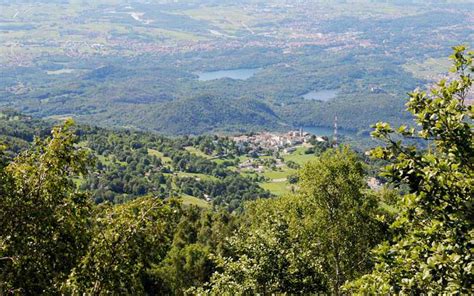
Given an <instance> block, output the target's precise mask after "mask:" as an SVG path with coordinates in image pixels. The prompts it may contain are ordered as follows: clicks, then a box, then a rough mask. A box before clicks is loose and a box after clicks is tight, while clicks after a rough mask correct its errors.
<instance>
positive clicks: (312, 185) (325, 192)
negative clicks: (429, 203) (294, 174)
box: [195, 148, 382, 294]
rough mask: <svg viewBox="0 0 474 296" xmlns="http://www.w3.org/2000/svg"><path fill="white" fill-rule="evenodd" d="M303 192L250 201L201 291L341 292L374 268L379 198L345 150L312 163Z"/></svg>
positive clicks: (304, 177) (304, 172)
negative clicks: (368, 188)
mask: <svg viewBox="0 0 474 296" xmlns="http://www.w3.org/2000/svg"><path fill="white" fill-rule="evenodd" d="M300 180H301V182H300V183H299V185H300V190H299V192H298V193H297V194H294V195H288V196H283V197H281V198H276V199H269V200H263V199H262V200H257V201H255V202H252V203H248V204H247V205H246V208H245V212H244V213H245V214H244V217H243V218H242V221H243V222H242V226H241V228H240V230H239V232H238V234H237V235H235V236H233V237H231V238H230V239H229V240H228V248H229V253H228V254H227V255H225V256H217V258H216V262H217V264H218V272H216V273H214V275H213V276H212V278H211V281H210V283H209V284H208V285H206V286H204V287H202V288H201V289H199V290H197V291H195V292H199V293H206V292H207V293H211V294H222V293H230V294H272V293H292V294H301V293H306V294H307V293H327V292H332V293H334V294H338V293H339V288H340V286H341V285H342V284H343V283H344V281H345V280H350V279H354V278H356V277H357V276H360V275H361V274H363V273H365V272H367V271H368V270H369V268H370V266H371V264H370V263H371V262H370V260H369V259H370V258H369V256H367V254H368V252H369V251H370V250H371V249H372V248H373V247H374V246H375V245H376V244H377V243H378V242H380V238H381V230H382V229H381V224H380V223H379V222H378V221H376V219H375V218H376V215H377V213H378V208H377V202H376V200H375V198H374V195H373V194H365V190H366V184H365V181H364V175H363V168H362V164H361V163H360V161H359V160H358V159H357V157H356V155H355V154H354V153H352V152H350V151H349V149H347V148H345V149H342V150H330V151H327V152H325V153H324V154H323V155H322V156H321V157H319V158H317V159H315V160H314V161H312V162H310V163H308V164H306V165H305V167H304V168H303V169H302V171H301V172H300Z"/></svg>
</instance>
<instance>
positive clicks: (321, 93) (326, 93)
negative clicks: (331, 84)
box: [302, 89, 339, 102]
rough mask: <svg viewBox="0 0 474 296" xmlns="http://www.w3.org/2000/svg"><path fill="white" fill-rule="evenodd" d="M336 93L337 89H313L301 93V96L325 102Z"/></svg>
mask: <svg viewBox="0 0 474 296" xmlns="http://www.w3.org/2000/svg"><path fill="white" fill-rule="evenodd" d="M338 93H339V90H337V89H325V90H313V91H310V92H307V93H305V94H303V95H302V96H303V98H304V99H305V100H315V101H324V102H326V101H329V100H331V99H334V98H335V97H336V96H337V94H338Z"/></svg>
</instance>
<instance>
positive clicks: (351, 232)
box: [300, 147, 382, 295]
mask: <svg viewBox="0 0 474 296" xmlns="http://www.w3.org/2000/svg"><path fill="white" fill-rule="evenodd" d="M300 178H301V183H300V187H301V189H300V192H301V194H302V195H303V197H304V198H306V199H307V200H308V201H309V202H311V204H312V210H313V215H312V217H313V219H314V220H315V221H316V222H315V224H314V227H315V228H314V230H313V231H314V232H315V233H316V237H315V240H316V241H317V242H318V243H317V244H318V247H317V249H318V252H319V254H320V255H319V256H321V257H322V258H323V260H322V262H323V263H322V264H323V270H324V273H325V275H326V277H327V279H328V282H329V284H330V291H331V292H332V293H334V294H336V295H338V294H339V293H340V287H341V286H342V285H343V284H344V282H345V281H346V280H349V279H354V278H356V277H357V276H358V275H360V274H363V273H365V272H367V271H368V270H369V268H370V266H371V262H370V260H369V256H368V253H369V251H370V250H371V248H373V247H374V246H375V245H376V244H377V243H378V242H379V241H380V239H381V238H382V235H381V230H382V225H381V224H380V223H378V222H377V220H376V219H375V218H376V216H377V214H378V213H379V210H378V204H377V200H376V199H375V198H374V195H372V194H369V193H368V192H367V185H366V180H365V177H364V170H363V166H362V162H361V161H360V160H359V159H358V158H357V155H356V154H355V153H354V152H351V151H350V150H349V149H348V148H347V147H344V148H342V149H341V150H339V149H336V150H328V151H326V152H324V153H323V154H322V155H321V157H319V158H318V159H316V160H315V161H312V162H309V163H308V164H307V165H306V166H305V167H304V168H303V170H302V171H301V172H300Z"/></svg>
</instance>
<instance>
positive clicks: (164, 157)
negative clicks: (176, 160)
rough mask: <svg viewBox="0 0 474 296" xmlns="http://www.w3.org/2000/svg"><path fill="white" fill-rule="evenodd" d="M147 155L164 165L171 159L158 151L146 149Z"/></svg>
mask: <svg viewBox="0 0 474 296" xmlns="http://www.w3.org/2000/svg"><path fill="white" fill-rule="evenodd" d="M148 155H154V156H156V157H158V158H159V159H161V160H162V161H163V162H165V163H171V158H169V157H166V156H164V155H163V153H162V152H160V151H158V150H155V149H148Z"/></svg>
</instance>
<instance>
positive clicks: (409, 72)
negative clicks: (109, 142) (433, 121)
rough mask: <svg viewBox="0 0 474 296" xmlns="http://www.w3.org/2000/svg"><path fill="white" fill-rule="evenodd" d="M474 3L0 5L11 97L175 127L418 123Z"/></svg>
mask: <svg viewBox="0 0 474 296" xmlns="http://www.w3.org/2000/svg"><path fill="white" fill-rule="evenodd" d="M472 11H474V9H473V3H472V1H368V0H360V1H279V0H271V1H258V0H248V1H212V0H206V1H202V0H196V1H106V0H100V1H86V0H81V1H75V0H70V1H66V0H64V1H62V0H61V1H49V0H48V1H8V0H3V1H0V39H1V40H2V42H1V44H0V76H1V79H0V106H2V107H8V108H12V109H14V110H17V111H20V112H22V113H25V114H28V115H33V116H35V117H42V118H54V119H58V118H59V119H61V118H66V117H73V118H74V119H76V120H77V121H79V122H83V123H91V122H93V123H94V124H97V125H101V126H109V127H126V128H134V129H140V130H150V131H157V132H160V133H165V134H169V135H177V134H201V133H215V132H225V133H240V132H247V131H255V130H263V129H267V130H274V131H287V130H290V129H292V128H295V127H296V128H299V127H300V126H303V127H331V126H332V125H333V121H334V117H335V116H337V117H338V122H339V126H340V127H341V128H342V129H350V130H352V131H353V132H362V131H367V130H368V129H369V126H370V124H372V123H374V122H377V121H379V120H385V121H389V122H392V123H401V122H406V121H407V120H408V119H409V118H410V117H409V115H408V114H407V113H406V112H405V111H404V103H405V97H406V93H407V92H409V91H411V90H413V89H414V88H415V87H417V86H420V85H428V84H429V83H430V82H432V81H433V80H434V79H437V78H439V77H442V75H443V74H444V73H445V71H446V69H447V66H448V65H449V61H448V60H447V59H446V56H448V55H449V53H450V50H451V46H453V45H455V44H461V43H462V44H472V43H473V40H474V37H473V36H474V35H473V27H474V25H473V24H474V22H473V19H474V15H473V12H472Z"/></svg>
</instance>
